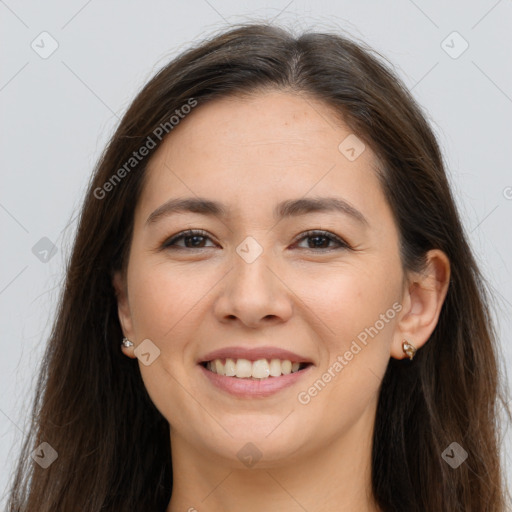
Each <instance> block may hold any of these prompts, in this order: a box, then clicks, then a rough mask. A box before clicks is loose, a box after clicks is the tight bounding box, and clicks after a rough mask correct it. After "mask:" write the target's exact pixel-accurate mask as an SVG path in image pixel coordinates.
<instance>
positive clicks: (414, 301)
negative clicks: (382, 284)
mask: <svg viewBox="0 0 512 512" xmlns="http://www.w3.org/2000/svg"><path fill="white" fill-rule="evenodd" d="M449 284H450V260H449V259H448V257H447V256H446V254H445V253H444V252H443V251H441V250H439V249H433V250H431V251H429V252H428V253H427V267H426V270H425V271H424V272H421V273H413V274H411V275H410V276H409V278H408V279H407V280H406V285H405V289H404V291H403V300H402V305H403V310H402V314H401V316H400V319H399V320H398V322H397V329H396V332H395V338H394V339H393V344H392V347H391V357H394V358H395V359H403V358H405V357H408V356H407V355H406V354H405V353H404V352H403V349H402V341H403V340H404V339H406V340H407V341H408V342H409V343H411V344H412V345H413V346H414V347H416V348H417V349H419V348H421V347H422V346H423V345H424V344H425V343H426V342H427V341H428V339H429V338H430V335H431V334H432V332H433V331H434V329H435V327H436V325H437V322H438V320H439V315H440V313H441V308H442V306H443V303H444V299H445V298H446V294H447V292H448V287H449Z"/></svg>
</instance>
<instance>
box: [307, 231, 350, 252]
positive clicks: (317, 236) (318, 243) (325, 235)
mask: <svg viewBox="0 0 512 512" xmlns="http://www.w3.org/2000/svg"><path fill="white" fill-rule="evenodd" d="M308 239H310V240H313V244H308V245H309V247H303V248H304V249H310V250H316V249H320V250H322V249H324V250H327V251H329V250H332V249H336V247H334V248H333V247H331V248H328V247H325V243H326V241H327V245H328V244H329V242H335V243H337V244H338V246H339V247H338V249H350V246H349V245H348V244H347V243H346V242H345V241H344V240H342V239H341V238H340V237H339V236H337V235H335V234H334V233H330V232H329V231H319V230H316V231H306V233H303V234H302V236H301V237H300V238H299V239H298V241H302V240H308Z"/></svg>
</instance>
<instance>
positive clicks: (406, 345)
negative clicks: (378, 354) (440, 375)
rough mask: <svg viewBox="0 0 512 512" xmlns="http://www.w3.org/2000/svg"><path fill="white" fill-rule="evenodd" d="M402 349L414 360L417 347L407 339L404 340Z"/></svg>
mask: <svg viewBox="0 0 512 512" xmlns="http://www.w3.org/2000/svg"><path fill="white" fill-rule="evenodd" d="M402 350H403V351H404V353H405V354H407V355H408V356H409V359H410V360H411V361H412V358H413V357H414V356H415V355H416V347H415V346H414V345H411V344H410V343H409V342H408V341H407V340H403V341H402Z"/></svg>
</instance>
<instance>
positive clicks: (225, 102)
mask: <svg viewBox="0 0 512 512" xmlns="http://www.w3.org/2000/svg"><path fill="white" fill-rule="evenodd" d="M347 137H350V138H349V139H347ZM345 139H347V140H345ZM343 141H344V142H343ZM340 143H342V144H341V146H340ZM360 144H361V141H358V140H357V139H354V135H353V134H352V132H351V131H350V129H349V128H348V127H347V126H345V125H343V124H342V123H341V122H340V121H338V120H336V118H335V116H334V114H333V112H332V111H331V110H330V109H329V107H328V106H326V105H324V104H323V103H321V102H318V101H316V100H314V99H311V98H304V97H300V96H298V95H292V94H289V93H285V92H277V91H276V92H266V93H259V94H257V95H255V96H253V97H251V98H244V99H237V98H228V99H222V100H216V101H213V102H211V103H208V104H206V105H203V106H200V107H197V109H195V110H194V111H192V113H190V114H189V115H188V117H186V118H185V119H184V120H182V121H181V122H180V124H179V125H178V126H177V127H176V128H174V130H173V132H172V133H171V136H169V137H168V138H167V140H166V141H165V142H164V143H163V144H162V146H161V147H160V148H159V150H158V151H157V153H156V154H155V155H154V157H153V158H152V160H151V162H150V164H149V167H148V170H147V180H146V182H145V185H144V189H143V191H142V194H141V197H140V200H139V202H138V204H137V207H136V211H135V222H134V231H133V239H132V243H131V248H130V256H129V262H128V267H127V272H126V277H125V280H124V281H122V282H121V281H120V280H121V278H120V277H119V276H118V279H119V280H118V288H119V289H120V290H121V292H120V295H119V314H120V320H121V323H122V326H123V331H124V334H125V335H126V336H127V337H129V338H130V339H131V340H132V341H134V343H135V348H137V346H138V345H139V344H140V343H142V342H143V340H149V341H144V343H145V345H141V347H142V349H141V352H143V353H144V354H145V355H144V357H140V354H139V366H140V370H141V374H142V377H143V380H144V384H145V386H146V388H147V390H148V393H149V395H150V397H151V399H152V400H153V402H154V404H155V405H156V407H157V408H158V409H159V410H160V412H161V413H162V414H163V416H164V417H165V418H166V419H167V420H168V421H169V423H170V426H171V432H172V433H171V439H172V440H173V442H174V440H176V442H177V443H178V442H179V443H185V444H187V445H189V446H192V447H194V449H197V450H198V452H199V451H200V453H201V454H202V455H203V456H204V457H207V458H210V459H211V460H214V459H215V460H221V459H222V460H224V462H226V461H227V462H230V463H232V464H235V463H238V464H240V462H239V460H238V456H237V453H238V452H239V450H240V449H241V448H242V447H243V446H244V445H245V443H247V442H252V443H253V444H254V445H255V446H256V447H257V448H258V449H259V450H260V452H261V453H262V454H263V460H262V462H263V463H265V464H268V465H272V464H276V463H278V461H281V460H284V459H286V460H292V459H294V458H299V457H308V454H312V453H315V452H318V450H322V449H324V450H325V449H327V448H328V447H329V446H331V445H332V443H333V442H334V441H335V440H340V439H348V438H349V437H350V436H351V435H352V434H353V433H354V432H355V431H356V429H357V430H358V431H360V432H361V431H368V429H370V428H371V425H372V422H373V421H374V413H375V405H376V402H377V393H378V390H379V386H380V381H381V379H382V376H383V374H384V372H385V369H386V366H387V363H388V361H389V358H390V355H391V353H392V350H393V347H394V346H396V344H397V343H400V342H401V339H402V336H401V333H400V332H399V330H398V328H397V320H398V317H399V311H400V310H401V308H402V305H401V301H402V298H403V289H402V288H403V284H402V283H403V272H402V266H401V262H400V257H399V245H398V232H397V228H396V225H395V223H394V221H393V217H392V213H391V210H390V208H389V205H388V204H387V202H386V200H385V197H384V195H383V192H382V190H381V188H380V186H379V183H378V180H377V176H376V173H375V166H376V159H375V156H374V154H373V153H372V152H371V150H370V149H369V148H368V147H366V148H364V149H363V147H362V146H361V145H360ZM351 148H352V149H351ZM185 198H191V199H198V198H201V199H204V200H207V201H212V202H215V203H219V204H220V205H221V207H222V210H219V211H217V212H216V213H215V214H212V208H210V209H208V208H205V207H203V208H200V207H197V208H195V211H188V210H181V209H178V208H172V207H171V204H170V201H173V200H175V199H185ZM327 198H330V199H333V200H337V203H335V202H334V201H332V202H331V203H327V206H329V204H330V205H331V206H332V205H335V204H337V205H338V207H339V208H337V209H336V208H327V207H325V208H323V207H318V206H319V205H320V206H321V201H322V200H326V199H327ZM297 200H302V201H303V202H302V203H297V204H295V205H293V202H294V201H297ZM304 200H306V201H304ZM309 200H317V201H318V202H317V208H314V207H313V206H314V205H313V204H312V203H311V202H308V201H309ZM283 202H287V203H284V204H285V205H288V208H283ZM189 204H190V203H189ZM290 205H291V207H290ZM293 206H295V207H293ZM324 206H325V205H324ZM187 230H194V232H193V233H187V232H186V231H187ZM196 231H197V232H196ZM183 232H185V233H183ZM215 352H217V354H215ZM126 353H127V355H128V351H127V352H126ZM148 354H149V355H148ZM131 356H132V357H135V356H134V355H133V353H131ZM216 358H218V359H220V362H217V363H213V365H214V367H215V368H217V366H216V365H218V368H217V370H218V372H220V373H214V372H213V371H211V370H210V369H208V368H206V367H205V366H208V365H207V364H206V361H207V360H211V359H216ZM228 358H229V359H233V363H231V361H229V360H228V361H227V362H226V360H227V359H228ZM272 359H276V360H278V361H277V362H276V361H274V362H272ZM262 360H268V361H262ZM284 360H288V361H290V362H291V363H296V364H293V365H292V368H293V370H294V371H293V373H289V369H290V368H289V367H290V365H289V363H287V362H283V361H284ZM255 361H258V362H257V363H255ZM146 363H150V364H146ZM233 368H234V369H233ZM297 368H300V369H299V370H298V371H295V370H297ZM271 371H272V372H273V373H275V374H283V373H284V375H281V376H269V377H267V378H261V377H264V376H266V375H268V373H269V372H271ZM225 372H227V373H228V374H229V373H232V372H238V373H237V374H238V375H239V376H238V377H237V376H236V375H235V376H226V375H224V374H223V373H225ZM244 372H246V373H244ZM251 372H252V373H251ZM260 372H261V373H260ZM243 375H246V377H243ZM249 375H254V376H255V377H249ZM351 433H352V434H351ZM246 449H247V448H246Z"/></svg>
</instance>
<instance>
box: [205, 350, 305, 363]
mask: <svg viewBox="0 0 512 512" xmlns="http://www.w3.org/2000/svg"><path fill="white" fill-rule="evenodd" d="M226 358H231V359H248V360H249V361H256V360H258V359H281V360H289V361H291V362H292V363H294V362H297V363H312V361H311V360H310V359H308V358H307V357H305V356H301V355H299V354H296V353H295V352H291V351H290V350H286V349H283V348H278V347H254V348H247V347H224V348H219V349H217V350H214V351H213V352H209V353H208V354H206V355H204V356H203V357H201V358H200V359H199V360H198V363H205V362H207V361H213V360H214V359H226Z"/></svg>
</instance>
